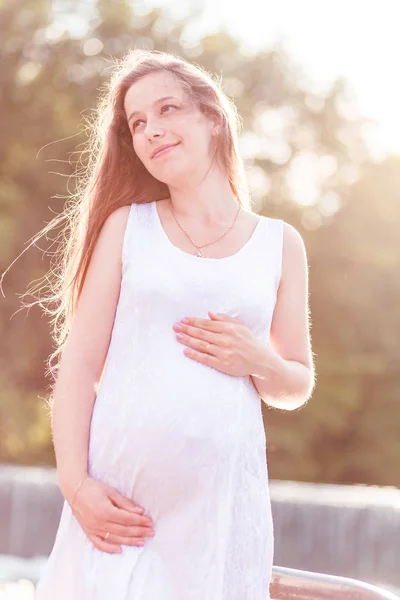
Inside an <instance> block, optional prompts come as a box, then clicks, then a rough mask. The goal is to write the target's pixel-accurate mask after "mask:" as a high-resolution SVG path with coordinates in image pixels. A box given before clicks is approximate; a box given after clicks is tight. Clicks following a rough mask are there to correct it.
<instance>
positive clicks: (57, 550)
mask: <svg viewBox="0 0 400 600" xmlns="http://www.w3.org/2000/svg"><path fill="white" fill-rule="evenodd" d="M93 125H94V127H93V136H92V138H91V145H90V148H89V149H90V160H89V163H88V165H87V171H86V178H84V179H83V180H82V181H83V182H84V185H81V187H80V188H79V193H78V194H77V196H76V197H74V202H73V203H71V205H70V206H69V208H68V211H67V214H66V217H67V219H68V223H69V232H70V233H69V237H65V242H66V243H65V245H64V247H63V253H64V254H63V260H62V265H63V270H62V271H61V272H59V274H58V288H56V290H55V292H54V294H53V297H52V298H51V299H52V301H54V298H56V299H57V298H58V299H59V305H58V310H57V311H56V312H54V313H53V314H54V315H55V327H56V326H57V325H58V329H57V334H58V335H57V336H56V339H57V341H58V348H57V351H56V352H55V353H54V355H53V358H54V356H56V355H57V356H59V361H58V365H57V366H58V374H57V378H56V379H55V385H54V388H53V390H52V398H51V405H52V412H51V417H52V432H53V442H54V448H55V454H56V461H57V474H58V482H59V486H60V489H61V492H62V493H63V496H64V498H65V502H64V506H63V511H62V515H61V520H60V524H59V528H58V531H57V535H56V539H55V542H54V546H53V549H52V551H51V554H50V557H49V559H48V561H47V563H46V565H45V568H44V570H43V572H42V575H41V579H40V581H39V584H38V587H37V591H36V600H267V599H268V598H269V583H270V579H271V570H272V563H273V523H272V517H271V506H270V497H269V489H268V471H267V464H266V439H265V433H264V427H263V419H262V411H261V404H262V402H265V403H267V404H268V405H270V406H274V407H276V408H278V409H285V410H288V409H289V410H290V409H294V408H297V407H299V406H301V405H302V404H304V403H305V402H306V401H307V400H308V398H309V397H310V395H311V393H312V389H313V386H314V368H313V359H312V351H311V345H310V334H309V323H308V273H307V271H308V269H307V259H306V253H305V249H304V244H303V241H302V238H301V237H300V235H299V233H298V232H297V230H296V229H294V228H293V227H292V226H290V225H289V224H287V223H285V222H284V221H282V220H281V219H277V218H272V217H266V216H259V215H257V214H256V213H254V212H252V210H251V208H250V204H251V203H250V201H249V196H248V193H247V188H246V184H245V178H244V169H243V164H242V160H241V158H240V156H239V152H238V118H237V114H236V111H235V108H234V105H233V104H232V102H231V101H230V100H229V99H228V98H227V97H226V96H225V95H224V93H223V91H222V89H221V87H220V85H219V84H217V83H216V82H215V81H214V79H213V78H212V77H211V76H210V75H208V74H207V73H205V72H204V71H203V70H202V69H201V68H199V67H198V66H196V65H193V64H191V63H188V62H186V61H184V60H182V59H181V58H179V57H176V56H173V55H169V54H165V53H159V52H150V51H145V50H133V51H131V52H129V53H128V54H127V55H126V56H125V57H124V58H123V60H121V62H120V63H118V64H117V66H116V67H115V70H114V73H113V76H112V78H111V81H110V84H109V86H108V88H107V90H105V94H104V96H103V98H102V99H101V101H100V104H99V107H98V111H97V120H96V121H95V122H94V123H93ZM60 323H62V327H60Z"/></svg>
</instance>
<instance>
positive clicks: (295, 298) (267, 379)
mask: <svg viewBox="0 0 400 600" xmlns="http://www.w3.org/2000/svg"><path fill="white" fill-rule="evenodd" d="M258 363H259V364H258V365H256V366H255V372H254V374H252V376H251V377H252V380H253V383H254V385H255V387H256V389H257V391H258V392H259V394H260V397H261V398H262V399H263V400H264V402H266V403H267V404H269V405H271V406H274V407H276V408H282V409H286V410H293V409H295V408H297V407H299V406H301V405H302V404H304V403H305V402H306V401H307V400H308V399H309V397H310V396H311V393H312V390H313V387H314V384H315V380H314V377H315V375H314V366H313V356H312V350H311V338H310V324H309V308H308V265H307V256H306V251H305V247H304V243H303V240H302V238H301V236H300V234H299V233H298V231H297V230H296V229H295V228H294V227H292V226H291V225H289V224H288V223H285V224H284V240H283V251H282V275H281V281H280V285H279V290H278V297H277V301H276V305H275V310H274V314H273V319H272V324H271V334H270V346H267V347H265V348H264V347H263V348H262V349H261V352H260V354H259V361H258Z"/></svg>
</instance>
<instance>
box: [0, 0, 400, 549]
mask: <svg viewBox="0 0 400 600" xmlns="http://www.w3.org/2000/svg"><path fill="white" fill-rule="evenodd" d="M399 22H400V5H399V3H398V1H397V0H379V1H378V0H369V1H368V3H365V2H362V1H361V0H360V1H358V0H350V1H349V0H347V1H342V0H335V2H333V1H329V0H325V1H324V2H321V1H318V0H302V2H297V1H296V0H279V2H269V1H267V0H264V1H261V0H258V1H257V0H247V1H246V2H245V3H232V2H229V1H228V0H203V1H197V0H187V1H186V2H184V3H179V2H175V1H173V0H141V1H135V0H113V1H112V2H111V1H109V0H81V1H73V0H53V2H52V1H51V0H28V1H27V0H0V56H1V62H0V65H1V67H0V130H1V136H0V173H1V176H0V272H1V273H3V278H2V295H1V297H0V300H1V303H0V336H1V340H2V343H1V346H0V463H2V464H3V467H5V465H8V467H9V466H10V465H15V466H17V465H18V466H21V465H24V466H32V467H33V466H35V467H54V465H55V462H54V453H53V448H52V442H51V432H50V424H49V416H48V411H47V409H46V408H45V406H44V402H43V397H44V396H45V395H46V392H47V389H46V387H47V386H48V385H49V383H50V380H46V378H45V375H44V372H45V369H46V364H45V361H46V359H47V357H48V355H49V354H50V352H51V351H52V350H53V346H52V340H51V337H50V328H49V323H48V321H47V319H46V318H43V315H42V313H41V310H40V308H39V307H37V306H35V307H34V308H33V309H32V310H31V311H29V312H27V311H26V310H22V311H19V312H17V311H18V310H19V309H20V308H21V304H20V299H19V297H18V295H19V294H22V293H23V292H25V291H26V289H27V287H28V286H29V285H30V284H32V282H34V281H35V280H37V279H39V278H41V277H42V276H43V275H44V274H45V273H46V271H47V270H48V267H49V255H48V254H44V250H46V249H48V248H49V247H50V246H51V239H50V240H46V239H42V240H41V242H40V245H39V246H38V245H35V246H31V247H30V248H29V249H28V250H27V251H26V252H25V250H26V248H25V247H26V246H27V245H28V243H29V241H30V239H31V238H32V237H33V236H34V235H35V234H36V233H37V232H38V231H39V230H41V229H42V228H43V227H44V225H45V224H46V223H48V222H49V221H50V220H51V219H52V218H53V217H54V215H55V214H56V213H59V212H60V211H61V210H62V208H63V205H64V202H65V200H66V197H67V194H68V193H69V192H72V191H73V190H74V179H73V177H71V175H72V174H73V172H74V168H75V162H76V160H77V151H79V149H80V145H81V144H82V143H83V142H84V141H85V139H86V137H85V133H84V121H85V118H86V117H87V116H88V115H90V113H91V111H92V110H93V109H94V108H95V107H96V103H97V98H98V91H99V87H100V86H101V84H102V82H104V81H106V80H107V79H108V77H109V75H110V72H111V69H112V62H113V57H117V58H118V57H120V56H121V55H122V54H123V53H124V52H125V51H126V50H127V49H128V48H131V47H133V46H137V47H145V48H150V49H156V50H166V51H168V52H172V53H176V54H179V55H180V56H183V57H185V58H188V59H189V60H192V61H194V62H196V63H198V64H200V65H201V66H202V67H204V68H205V69H206V70H207V71H210V72H212V73H213V74H216V75H217V76H218V77H221V78H222V84H223V87H224V89H225V91H226V92H227V94H228V95H229V96H230V97H231V98H233V99H234V100H235V102H236V104H237V107H238V111H239V113H240V115H241V117H242V121H243V129H242V134H241V140H240V144H241V152H242V155H243V157H244V159H245V164H246V170H247V175H248V179H249V182H250V185H251V190H252V197H253V201H254V210H255V211H256V212H259V213H263V214H265V215H268V216H273V217H279V218H282V219H284V220H286V221H287V222H289V223H291V224H292V225H293V226H295V227H296V228H297V229H298V230H299V231H300V233H301V235H302V236H303V239H304V241H305V245H306V248H307V253H308V260H309V266H310V308H311V321H312V343H313V351H314V353H315V364H316V372H317V385H316V389H315V392H314V395H313V397H312V399H311V400H310V401H309V402H308V404H307V405H306V406H305V407H303V408H301V409H300V410H298V411H294V412H287V413H285V412H283V411H278V410H273V409H268V408H267V407H264V421H265V426H266V432H267V440H268V463H269V473H270V477H271V479H272V480H285V481H292V482H300V483H302V482H303V483H307V482H308V483H313V484H340V485H346V486H347V485H351V486H355V485H356V486H379V487H388V486H389V487H392V488H394V489H395V488H398V487H399V486H400V469H399V456H400V435H399V427H400V402H399V384H400V371H399V363H400V360H399V359H400V345H399V343H398V338H399V331H400V309H399V300H398V299H399V294H400V252H399V250H400V243H399V225H400V111H399V106H400V88H399V86H398V56H399V52H400V36H399V35H398V23H399ZM46 244H47V245H46ZM21 252H23V255H21V256H20V257H19V255H20V254H21ZM17 257H18V260H16V262H15V264H12V263H13V261H14V260H15V259H16V258H17ZM239 276H240V275H239ZM3 472H4V471H3ZM396 491H397V490H396ZM395 503H397V504H396V506H397V508H399V507H400V500H399V496H397V495H396V500H395ZM391 506H392V505H391ZM0 551H1V549H0ZM3 553H4V550H3Z"/></svg>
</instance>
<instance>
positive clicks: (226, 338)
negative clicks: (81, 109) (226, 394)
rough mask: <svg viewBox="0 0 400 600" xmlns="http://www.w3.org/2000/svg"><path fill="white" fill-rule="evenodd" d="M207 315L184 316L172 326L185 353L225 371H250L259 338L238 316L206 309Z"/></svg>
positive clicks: (240, 373) (238, 373) (239, 373)
mask: <svg viewBox="0 0 400 600" xmlns="http://www.w3.org/2000/svg"><path fill="white" fill-rule="evenodd" d="M208 314H209V315H210V317H211V318H210V319H200V318H196V317H185V318H184V319H182V320H181V321H179V322H178V323H175V324H174V326H173V329H174V331H175V332H176V339H177V340H178V342H180V343H181V344H184V345H185V346H187V347H186V348H185V350H184V354H185V355H186V356H188V357H189V358H192V359H193V360H196V361H198V362H200V363H202V364H204V365H207V366H209V367H213V368H214V369H217V370H218V371H221V372H222V373H225V374H226V375H232V376H236V377H245V376H248V375H251V373H252V372H253V367H254V364H256V361H257V358H258V356H259V354H260V348H261V341H260V340H259V339H258V338H257V337H256V336H255V335H254V333H253V332H252V331H251V330H250V329H249V328H248V327H247V325H245V324H244V323H243V322H242V321H240V320H239V319H235V318H234V317H231V316H229V315H225V314H214V313H211V312H209V313H208Z"/></svg>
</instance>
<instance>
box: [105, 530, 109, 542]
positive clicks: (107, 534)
mask: <svg viewBox="0 0 400 600" xmlns="http://www.w3.org/2000/svg"><path fill="white" fill-rule="evenodd" d="M109 535H110V532H109V531H107V533H106V535H105V536H104V541H106V539H107V538H108V536H109Z"/></svg>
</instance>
